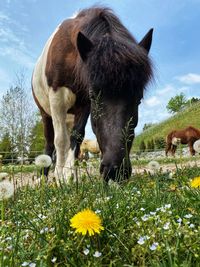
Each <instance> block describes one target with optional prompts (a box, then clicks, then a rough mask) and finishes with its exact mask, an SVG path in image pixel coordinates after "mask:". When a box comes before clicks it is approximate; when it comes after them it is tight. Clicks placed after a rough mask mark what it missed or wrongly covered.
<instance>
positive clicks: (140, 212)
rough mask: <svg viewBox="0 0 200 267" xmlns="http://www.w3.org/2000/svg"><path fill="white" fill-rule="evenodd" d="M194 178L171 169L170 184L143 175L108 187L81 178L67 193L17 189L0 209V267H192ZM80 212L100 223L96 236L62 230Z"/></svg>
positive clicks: (197, 224)
mask: <svg viewBox="0 0 200 267" xmlns="http://www.w3.org/2000/svg"><path fill="white" fill-rule="evenodd" d="M86 167H87V166H85V165H84V168H86ZM23 175H24V174H23V173H22V179H23ZM196 176H200V170H199V168H198V167H194V168H181V169H178V168H177V170H176V173H175V174H174V175H173V177H171V176H170V177H169V174H168V173H161V172H157V173H155V174H154V175H151V174H148V173H146V174H143V175H139V174H138V175H135V176H134V177H132V178H131V179H130V180H129V181H128V182H124V183H122V184H120V185H118V184H113V183H111V184H110V185H108V184H105V183H104V182H103V181H102V180H101V178H100V177H99V176H98V175H95V176H94V175H89V176H88V175H87V174H84V175H82V177H81V180H80V181H79V182H77V183H71V184H69V185H67V184H65V183H61V184H60V185H59V186H57V185H56V184H55V183H53V182H52V183H51V184H43V185H42V186H39V185H37V186H36V187H34V188H33V187H30V186H25V187H21V188H18V189H17V190H16V191H15V194H14V196H13V197H12V198H10V199H9V200H7V201H6V202H5V201H4V208H5V219H4V220H3V221H1V226H0V233H1V235H0V266H1V267H3V266H17V267H18V266H31V267H34V266H40V267H46V266H92V267H93V266H97V267H98V266H119V267H120V266H163V267H168V266H177V267H180V266H181V267H191V266H200V265H199V262H200V237H199V233H200V231H199V230H200V220H199V211H200V189H198V188H192V187H191V186H190V180H191V179H193V178H194V177H196ZM87 208H89V209H90V210H92V211H94V212H95V213H96V214H97V215H98V216H99V217H100V218H101V220H102V225H103V227H104V230H102V231H101V232H100V233H99V234H95V235H93V236H89V235H88V234H86V235H82V234H80V233H79V234H78V233H75V230H74V229H73V228H72V227H71V226H70V219H71V218H72V217H73V216H74V215H75V214H77V213H78V212H79V211H82V210H84V209H87Z"/></svg>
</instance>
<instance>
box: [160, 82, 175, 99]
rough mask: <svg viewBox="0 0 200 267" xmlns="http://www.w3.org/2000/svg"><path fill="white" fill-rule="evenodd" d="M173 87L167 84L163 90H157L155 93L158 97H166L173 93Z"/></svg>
mask: <svg viewBox="0 0 200 267" xmlns="http://www.w3.org/2000/svg"><path fill="white" fill-rule="evenodd" d="M173 90H174V87H173V86H172V85H171V84H167V85H166V86H165V87H164V88H163V89H159V90H157V91H156V93H157V94H158V95H160V96H163V95H168V94H169V93H171V92H173Z"/></svg>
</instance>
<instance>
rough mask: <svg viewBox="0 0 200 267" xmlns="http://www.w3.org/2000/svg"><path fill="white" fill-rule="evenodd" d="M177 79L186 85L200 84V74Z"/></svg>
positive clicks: (191, 74) (189, 74) (190, 74)
mask: <svg viewBox="0 0 200 267" xmlns="http://www.w3.org/2000/svg"><path fill="white" fill-rule="evenodd" d="M176 79H177V80H179V81H180V82H182V83H185V84H197V83H200V74H196V73H188V74H186V75H183V76H179V77H176Z"/></svg>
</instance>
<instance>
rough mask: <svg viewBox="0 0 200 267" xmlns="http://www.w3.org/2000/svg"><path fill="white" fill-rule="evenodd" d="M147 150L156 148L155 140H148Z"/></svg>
mask: <svg viewBox="0 0 200 267" xmlns="http://www.w3.org/2000/svg"><path fill="white" fill-rule="evenodd" d="M147 150H148V151H153V150H154V141H153V139H151V140H148V141H147Z"/></svg>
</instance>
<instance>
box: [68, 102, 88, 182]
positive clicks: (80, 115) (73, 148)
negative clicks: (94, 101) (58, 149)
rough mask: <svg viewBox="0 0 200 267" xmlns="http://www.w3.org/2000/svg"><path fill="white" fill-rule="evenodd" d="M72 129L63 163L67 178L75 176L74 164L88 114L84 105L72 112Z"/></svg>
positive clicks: (86, 106)
mask: <svg viewBox="0 0 200 267" xmlns="http://www.w3.org/2000/svg"><path fill="white" fill-rule="evenodd" d="M74 113H75V114H74V115H75V117H74V127H73V129H72V133H71V137H70V148H69V151H68V154H67V159H66V161H65V172H66V175H67V176H68V177H70V176H74V175H75V173H74V172H75V169H74V162H75V159H78V155H79V152H80V145H81V143H82V141H83V138H84V136H85V126H86V123H87V120H88V117H89V114H90V106H89V105H85V106H83V107H81V108H80V107H79V108H78V109H75V111H74Z"/></svg>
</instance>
